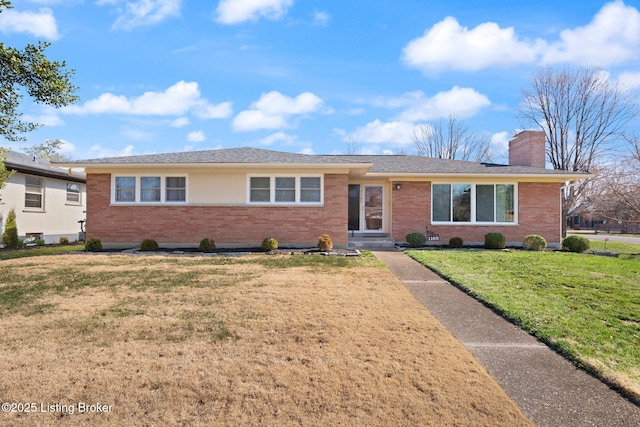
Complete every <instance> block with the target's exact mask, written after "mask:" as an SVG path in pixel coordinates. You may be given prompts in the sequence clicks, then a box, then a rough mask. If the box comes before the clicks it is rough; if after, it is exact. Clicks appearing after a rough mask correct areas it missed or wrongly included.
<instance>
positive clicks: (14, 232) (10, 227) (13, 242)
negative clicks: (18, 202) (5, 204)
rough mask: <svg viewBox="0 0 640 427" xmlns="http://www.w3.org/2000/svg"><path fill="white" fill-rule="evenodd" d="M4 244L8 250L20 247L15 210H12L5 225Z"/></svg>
mask: <svg viewBox="0 0 640 427" xmlns="http://www.w3.org/2000/svg"><path fill="white" fill-rule="evenodd" d="M2 244H3V245H4V246H5V247H7V248H17V247H19V246H20V239H18V225H17V224H16V212H15V211H14V210H13V209H11V210H10V211H9V214H8V215H7V222H6V223H5V225H4V232H3V233H2Z"/></svg>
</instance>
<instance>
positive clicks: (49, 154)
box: [24, 139, 70, 162]
mask: <svg viewBox="0 0 640 427" xmlns="http://www.w3.org/2000/svg"><path fill="white" fill-rule="evenodd" d="M63 144H64V142H63V141H62V140H60V139H53V140H52V139H45V140H44V142H43V143H42V144H40V145H34V146H32V147H27V148H25V150H24V152H25V153H27V154H28V155H30V156H34V157H37V158H39V159H42V160H49V161H52V162H64V161H67V160H70V159H69V158H68V157H67V156H65V155H64V154H62V153H60V150H62V145H63Z"/></svg>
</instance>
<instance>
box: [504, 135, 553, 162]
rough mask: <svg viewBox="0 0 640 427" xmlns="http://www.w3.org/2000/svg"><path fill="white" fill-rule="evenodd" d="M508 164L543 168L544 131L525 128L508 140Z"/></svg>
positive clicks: (544, 160)
mask: <svg viewBox="0 0 640 427" xmlns="http://www.w3.org/2000/svg"><path fill="white" fill-rule="evenodd" d="M509 164H510V165H511V166H532V167H534V168H544V167H545V164H546V157H545V135H544V132H543V131H533V130H525V131H522V132H520V133H519V134H518V135H516V136H515V138H513V139H512V140H511V141H509Z"/></svg>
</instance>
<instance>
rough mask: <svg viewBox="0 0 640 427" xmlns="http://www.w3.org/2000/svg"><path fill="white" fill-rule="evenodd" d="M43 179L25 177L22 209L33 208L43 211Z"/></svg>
mask: <svg viewBox="0 0 640 427" xmlns="http://www.w3.org/2000/svg"><path fill="white" fill-rule="evenodd" d="M43 183H44V179H42V178H38V177H35V176H27V177H25V183H24V184H25V185H24V188H25V193H24V207H25V208H34V209H43V207H44V204H43V203H42V199H43V195H44V190H43Z"/></svg>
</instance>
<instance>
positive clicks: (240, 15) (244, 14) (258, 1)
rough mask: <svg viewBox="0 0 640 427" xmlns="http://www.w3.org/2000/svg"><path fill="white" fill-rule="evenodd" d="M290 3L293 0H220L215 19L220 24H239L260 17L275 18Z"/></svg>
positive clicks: (281, 14)
mask: <svg viewBox="0 0 640 427" xmlns="http://www.w3.org/2000/svg"><path fill="white" fill-rule="evenodd" d="M292 5H293V0H220V3H219V4H218V9H217V10H216V11H217V14H218V16H217V19H216V20H217V21H218V22H219V23H221V24H240V23H242V22H246V21H256V20H257V19H258V18H260V17H263V18H266V19H271V20H275V19H279V18H280V17H281V16H283V15H284V14H285V13H287V8H289V7H290V6H292Z"/></svg>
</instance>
